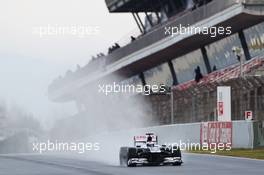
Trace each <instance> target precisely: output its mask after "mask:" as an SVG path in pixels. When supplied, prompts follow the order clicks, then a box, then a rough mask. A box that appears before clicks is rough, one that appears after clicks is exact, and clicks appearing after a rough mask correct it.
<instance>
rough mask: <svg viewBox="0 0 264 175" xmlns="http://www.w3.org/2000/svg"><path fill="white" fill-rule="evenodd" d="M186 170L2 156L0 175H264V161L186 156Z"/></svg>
mask: <svg viewBox="0 0 264 175" xmlns="http://www.w3.org/2000/svg"><path fill="white" fill-rule="evenodd" d="M183 156H184V157H183V160H184V164H183V165H182V166H159V167H135V168H126V167H119V166H117V165H110V164H105V163H98V162H92V161H89V160H86V159H85V158H81V157H69V156H67V157H66V156H59V155H56V156H54V155H9V156H6V155H0V175H84V174H85V175H172V174H173V175H175V174H180V175H194V174H195V175H229V174H232V175H255V174H256V175H263V174H264V161H258V160H249V159H240V158H228V157H218V156H207V155H194V154H184V155H183Z"/></svg>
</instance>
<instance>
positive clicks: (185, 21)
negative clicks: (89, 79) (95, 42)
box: [107, 0, 237, 64]
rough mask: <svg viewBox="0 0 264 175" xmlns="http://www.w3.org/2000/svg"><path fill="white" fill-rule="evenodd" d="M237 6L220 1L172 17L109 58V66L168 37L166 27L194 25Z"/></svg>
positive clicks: (234, 2) (227, 0)
mask: <svg viewBox="0 0 264 175" xmlns="http://www.w3.org/2000/svg"><path fill="white" fill-rule="evenodd" d="M234 4H237V0H225V1H219V0H214V1H212V2H210V3H208V4H207V5H204V6H201V7H200V8H198V9H196V10H194V11H192V12H190V13H186V14H185V15H182V16H181V17H178V18H177V17H172V19H171V20H169V21H167V22H166V24H163V25H161V26H159V27H157V28H156V29H155V30H153V31H151V32H149V33H147V34H145V35H142V36H141V37H140V38H138V39H137V40H136V41H134V42H133V43H130V44H128V45H126V46H124V47H122V48H120V49H118V50H116V51H115V52H113V53H112V54H110V55H108V56H107V64H111V63H113V62H115V61H117V60H120V59H122V58H123V57H125V56H128V55H130V54H132V53H134V52H136V51H138V50H140V49H142V48H144V47H147V46H149V45H151V44H153V43H155V42H157V41H160V40H162V39H164V38H166V37H168V35H165V26H167V27H169V26H172V27H176V26H179V25H180V24H181V25H182V26H187V25H193V24H195V23H197V22H199V21H201V20H203V19H206V18H209V17H211V16H213V15H215V14H217V13H219V12H221V11H223V10H224V9H226V8H228V7H230V6H232V5H234Z"/></svg>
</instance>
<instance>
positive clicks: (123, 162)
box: [119, 147, 138, 167]
mask: <svg viewBox="0 0 264 175" xmlns="http://www.w3.org/2000/svg"><path fill="white" fill-rule="evenodd" d="M137 157H138V156H137V149H136V148H129V147H121V148H120V151H119V163H120V166H128V167H134V166H136V164H130V163H129V159H131V158H137Z"/></svg>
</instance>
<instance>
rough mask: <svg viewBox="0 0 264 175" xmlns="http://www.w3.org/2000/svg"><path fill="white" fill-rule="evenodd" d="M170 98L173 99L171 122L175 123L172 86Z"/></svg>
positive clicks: (172, 103)
mask: <svg viewBox="0 0 264 175" xmlns="http://www.w3.org/2000/svg"><path fill="white" fill-rule="evenodd" d="M170 99H171V102H170V104H171V124H174V115H173V111H174V102H173V99H174V97H173V91H172V88H171V92H170Z"/></svg>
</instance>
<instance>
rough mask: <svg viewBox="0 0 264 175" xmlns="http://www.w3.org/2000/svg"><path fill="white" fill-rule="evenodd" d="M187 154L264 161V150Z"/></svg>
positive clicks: (201, 151) (196, 151) (233, 150)
mask: <svg viewBox="0 0 264 175" xmlns="http://www.w3.org/2000/svg"><path fill="white" fill-rule="evenodd" d="M187 152H189V153H197V154H211V155H221V156H234V157H245V158H251V159H261V160H264V148H256V149H232V150H230V151H216V153H211V152H210V151H203V150H195V151H187Z"/></svg>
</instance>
